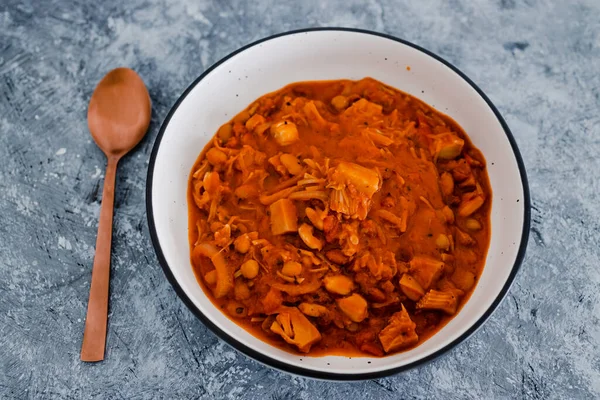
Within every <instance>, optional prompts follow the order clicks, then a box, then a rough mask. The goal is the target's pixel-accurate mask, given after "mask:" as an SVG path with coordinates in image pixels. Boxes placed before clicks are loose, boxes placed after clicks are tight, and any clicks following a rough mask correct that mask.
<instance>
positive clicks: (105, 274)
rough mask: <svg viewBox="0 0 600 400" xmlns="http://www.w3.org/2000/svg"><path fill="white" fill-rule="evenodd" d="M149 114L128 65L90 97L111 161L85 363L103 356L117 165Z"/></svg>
mask: <svg viewBox="0 0 600 400" xmlns="http://www.w3.org/2000/svg"><path fill="white" fill-rule="evenodd" d="M151 112H152V105H151V103H150V95H149V94H148V90H147V89H146V86H145V85H144V82H143V81H142V79H141V78H140V77H139V76H138V74H136V73H135V72H134V71H132V70H131V69H129V68H117V69H114V70H112V71H110V72H109V73H108V74H106V76H105V77H104V78H103V79H102V80H101V81H100V83H98V86H96V90H94V93H93V94H92V98H91V99H90V105H89V107H88V127H89V129H90V132H91V134H92V137H93V138H94V141H95V142H96V144H97V145H98V147H100V149H101V150H102V151H103V152H104V154H105V155H106V158H107V165H106V174H105V176H104V189H103V191H102V207H101V208H100V221H99V224H98V236H97V238H96V255H95V256H94V266H93V267H92V284H91V286H90V298H89V301H88V309H87V316H86V319H85V330H84V332H83V344H82V346H81V360H82V361H101V360H103V359H104V348H105V344H106V323H107V318H108V289H109V278H110V247H111V240H112V220H113V204H114V197H115V177H116V173H117V164H118V163H119V160H120V159H121V157H123V156H124V155H125V154H126V153H127V152H128V151H129V150H131V149H132V148H133V147H135V145H136V144H138V143H139V142H140V140H142V138H143V137H144V135H145V134H146V131H147V130H148V125H149V124H150V114H151Z"/></svg>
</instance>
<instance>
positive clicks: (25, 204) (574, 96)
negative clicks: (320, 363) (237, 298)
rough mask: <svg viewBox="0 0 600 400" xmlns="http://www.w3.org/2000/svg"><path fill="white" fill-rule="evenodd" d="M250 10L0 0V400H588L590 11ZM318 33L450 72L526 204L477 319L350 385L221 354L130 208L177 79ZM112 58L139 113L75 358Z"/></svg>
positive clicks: (593, 274) (591, 3) (138, 201)
mask: <svg viewBox="0 0 600 400" xmlns="http://www.w3.org/2000/svg"><path fill="white" fill-rule="evenodd" d="M249 3H250V2H248V3H246V2H243V1H229V0H227V1H218V2H217V1H215V2H208V1H195V2H194V1H187V2H186V1H165V0H158V1H145V0H131V1H130V0H128V1H122V0H105V1H95V2H89V3H88V2H85V1H83V0H65V1H55V0H46V1H43V2H42V1H39V2H38V1H33V0H31V1H26V2H18V1H15V0H2V1H1V2H0V276H1V278H0V398H36V399H37V398H83V397H86V398H90V397H92V398H102V399H113V398H115V399H117V398H199V397H202V398H239V397H247V398H256V399H269V398H270V399H297V398H299V399H311V398H328V399H332V400H333V399H347V398H365V399H380V398H390V399H391V398H394V399H395V398H426V397H428V398H448V399H450V398H461V399H464V398H473V399H481V398H486V399H491V398H513V399H514V398H531V399H542V398H543V399H545V398H557V399H558V398H564V399H567V398H568V399H575V398H598V397H599V396H600V326H599V318H600V305H599V304H600V268H599V261H598V260H599V259H600V250H599V246H598V243H599V242H600V222H599V221H600V205H599V204H600V198H599V193H600V183H599V178H598V171H599V170H600V157H599V156H598V154H599V153H600V117H599V114H600V113H599V111H600V70H599V68H600V2H599V1H598V0H588V1H584V0H578V1H568V2H566V1H560V0H557V1H549V0H496V1H484V0H450V1H441V0H440V1H410V0H404V1H393V0H381V1H375V0H370V1H367V0H342V1H327V2H325V1H323V2H322V4H320V5H319V4H317V3H314V4H311V3H309V2H308V1H303V2H295V3H296V4H295V5H286V4H284V3H285V2H284V1H281V0H280V1H271V0H258V1H255V2H252V5H249ZM325 3H326V4H325ZM327 25H337V26H348V27H361V28H367V29H373V30H378V31H382V32H386V33H390V34H393V35H397V36H399V37H402V38H405V39H408V40H410V41H413V42H414V43H417V44H419V45H421V46H424V47H426V48H428V49H430V50H432V51H434V52H436V53H438V54H439V55H441V56H442V57H445V58H446V59H448V60H449V61H450V62H452V63H454V64H455V65H456V66H458V67H459V68H461V69H462V70H463V71H464V72H465V73H466V74H467V75H469V76H470V77H471V78H472V79H473V80H474V81H475V82H476V83H478V84H479V85H480V86H481V88H482V89H483V90H484V91H485V92H486V93H487V94H488V95H489V96H490V98H491V99H492V101H494V102H495V104H496V105H497V106H498V108H499V109H500V111H501V112H502V113H503V115H504V116H505V117H506V120H507V122H508V124H509V125H510V127H511V128H512V130H513V132H514V134H515V136H516V139H517V142H518V143H519V145H520V148H521V150H522V153H523V157H524V159H525V164H526V166H527V169H528V173H529V180H530V184H531V191H532V198H533V221H532V235H531V240H530V243H529V250H528V253H527V257H526V259H525V262H524V265H523V268H522V270H521V272H520V273H519V275H518V277H517V279H516V282H515V284H514V286H513V288H512V290H511V291H510V294H509V296H508V297H507V298H506V299H505V301H504V302H503V303H502V305H501V306H500V307H499V308H498V310H497V312H496V313H495V314H494V315H493V317H492V318H491V319H490V320H489V322H488V323H487V324H486V325H485V326H484V327H483V328H482V329H481V330H479V332H477V334H475V335H474V336H473V337H472V338H471V339H470V340H468V341H467V342H466V343H464V344H463V345H461V346H459V347H458V348H457V349H455V350H454V351H452V352H451V353H450V354H449V355H448V356H446V357H443V358H441V359H438V360H436V361H434V362H432V363H431V364H429V365H427V366H425V367H422V368H419V369H418V370H413V371H410V372H407V373H404V374H402V375H399V376H395V377H391V378H386V379H380V380H373V381H367V382H361V383H355V384H336V383H328V382H319V381H312V380H306V379H301V378H296V377H291V376H288V375H285V374H282V373H279V372H276V371H273V370H270V369H268V368H266V367H263V366H261V365H259V364H257V363H255V362H253V361H250V360H248V359H246V358H245V357H244V356H242V355H240V354H237V353H236V352H235V351H234V350H232V349H231V348H229V347H228V346H226V345H224V344H223V343H222V342H220V341H219V340H218V339H217V338H216V337H215V336H214V335H213V334H212V333H211V332H210V331H208V330H207V328H205V327H204V326H203V325H202V324H201V323H200V322H199V321H197V320H196V319H195V317H194V316H193V315H192V314H191V312H189V311H188V310H187V309H186V308H185V306H184V305H183V303H182V302H181V301H179V299H178V298H177V297H176V295H175V292H174V291H173V290H172V289H171V287H170V286H169V284H168V282H167V281H166V279H165V278H164V276H163V273H162V270H161V269H160V267H159V265H158V262H157V260H156V257H155V255H154V252H153V250H152V247H151V244H150V239H149V235H148V229H147V226H146V217H145V207H144V185H145V178H146V168H147V165H148V157H149V153H150V150H151V146H152V143H153V142H154V138H155V137H156V133H157V131H158V129H159V125H160V123H161V121H162V120H163V118H164V117H165V115H166V113H167V111H168V109H169V108H170V107H171V105H172V104H173V103H174V102H175V100H176V99H177V97H178V96H179V95H180V93H181V92H182V91H183V89H184V88H185V87H186V86H187V85H188V84H189V83H190V82H192V81H193V80H194V79H195V78H196V77H197V76H198V75H199V74H200V73H201V72H202V71H203V70H204V69H205V68H207V67H209V66H210V65H211V64H212V63H213V62H215V61H217V60H218V59H220V58H221V57H223V56H225V55H226V54H228V53H229V52H231V51H233V50H235V49H237V48H238V47H240V46H242V45H244V44H246V43H249V42H251V41H253V40H256V39H259V38H262V37H264V36H267V35H270V34H273V33H276V32H281V31H285V30H289V29H295V28H302V27H309V26H327ZM121 65H125V66H129V67H132V68H134V69H136V70H137V71H138V72H139V73H140V74H141V76H142V77H143V79H144V80H145V82H146V83H147V85H148V86H149V88H150V94H151V97H152V100H153V104H154V111H153V118H152V124H151V129H150V132H149V134H148V136H147V137H146V139H144V141H143V142H142V143H141V145H140V146H139V147H138V148H137V149H136V151H135V152H133V153H132V154H131V155H129V156H128V157H126V158H125V159H124V160H123V161H122V163H121V165H120V170H119V175H118V178H117V185H118V191H117V193H116V210H115V211H116V213H115V220H114V244H113V265H112V271H113V276H112V297H111V318H110V330H109V334H108V349H107V359H106V361H104V362H103V363H99V364H83V363H81V362H80V361H79V359H78V355H79V349H80V344H81V336H82V331H83V321H84V312H85V309H86V304H87V296H88V290H89V280H90V269H91V264H92V258H93V254H94V244H95V237H96V224H97V217H98V212H99V207H100V202H99V200H100V199H99V195H100V194H101V187H102V178H103V168H104V162H105V160H104V156H103V155H102V153H101V152H100V151H99V150H98V149H97V148H96V146H95V145H94V143H93V142H92V141H91V140H90V137H89V134H88V131H87V125H86V120H85V117H86V107H87V101H88V99H89V97H90V94H91V91H92V89H93V88H94V86H95V84H96V82H97V81H98V80H99V79H100V78H101V77H102V76H103V75H104V74H105V73H106V72H107V71H108V70H110V69H111V68H114V67H117V66H121Z"/></svg>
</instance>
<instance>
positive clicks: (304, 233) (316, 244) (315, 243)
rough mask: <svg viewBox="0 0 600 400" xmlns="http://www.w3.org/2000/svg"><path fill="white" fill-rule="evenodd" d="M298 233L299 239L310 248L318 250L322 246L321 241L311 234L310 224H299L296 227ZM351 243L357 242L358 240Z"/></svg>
mask: <svg viewBox="0 0 600 400" xmlns="http://www.w3.org/2000/svg"><path fill="white" fill-rule="evenodd" d="M298 235H299V236H300V239H302V241H303V242H304V243H305V244H306V245H307V246H308V247H310V248H311V249H313V250H319V251H320V250H321V249H322V248H323V241H322V240H321V239H319V238H317V237H315V236H314V235H313V227H312V226H310V225H308V224H302V225H300V228H298ZM350 241H351V242H352V237H351V238H350ZM353 244H358V242H357V243H353Z"/></svg>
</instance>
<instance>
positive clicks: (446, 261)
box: [189, 78, 491, 356]
mask: <svg viewBox="0 0 600 400" xmlns="http://www.w3.org/2000/svg"><path fill="white" fill-rule="evenodd" d="M490 203H491V190H490V185H489V181H488V177H487V171H486V164H485V159H484V157H483V155H482V154H481V152H480V151H479V150H477V149H476V148H475V147H474V146H473V145H472V144H471V142H470V141H469V138H468V137H467V135H466V134H465V132H464V131H463V130H462V129H461V128H460V126H458V124H456V122H454V121H453V120H452V119H450V118H449V117H447V116H445V115H443V114H441V113H440V112H438V111H436V110H434V109H433V108H432V107H430V106H428V105H426V104H425V103H423V102H421V101H420V100H418V99H416V98H414V97H412V96H410V95H407V94H406V93H403V92H400V91H398V90H396V89H394V88H391V87H389V86H386V85H385V84H383V83H381V82H378V81H376V80H373V79H370V78H365V79H362V80H360V81H350V80H337V81H326V82H300V83H294V84H291V85H288V86H286V87H285V88H283V89H281V90H279V91H277V92H274V93H270V94H267V95H265V96H263V97H261V98H259V99H258V100H256V101H255V102H253V103H252V104H251V105H250V106H249V107H248V108H246V109H245V110H243V111H242V112H240V113H239V114H238V115H236V116H235V118H233V119H232V120H231V121H230V122H228V123H226V124H225V125H223V126H222V127H221V128H220V129H219V130H218V132H217V133H216V135H215V137H214V139H213V140H212V141H211V142H210V143H209V144H208V145H207V146H206V148H205V149H204V151H203V152H202V153H201V154H200V157H199V158H198V160H197V162H196V164H195V165H194V167H193V169H192V171H191V176H190V179H189V238H190V249H191V261H192V265H193V268H194V271H195V273H196V275H197V278H198V281H199V283H200V285H201V286H202V288H203V289H204V291H205V292H206V294H207V295H208V296H209V297H210V298H211V300H212V301H213V303H214V304H215V305H216V306H217V307H218V308H220V309H221V310H222V312H224V313H226V314H227V316H229V317H230V318H231V319H232V320H233V321H235V322H236V323H237V324H239V325H240V326H242V327H243V328H244V329H246V330H247V331H249V332H250V333H252V334H253V335H255V336H257V337H259V338H260V339H262V340H264V341H267V342H269V343H271V344H273V345H275V346H278V347H280V348H282V349H285V350H287V351H291V352H301V353H308V354H310V355H327V354H338V355H354V356H356V355H363V356H385V355H388V354H393V353H396V352H398V351H403V350H406V349H410V348H412V347H414V346H417V345H419V343H421V342H423V341H424V340H426V339H427V338H428V337H430V336H431V335H432V334H434V333H435V332H436V331H437V330H439V329H440V328H441V327H442V326H443V325H444V324H445V323H446V322H447V321H448V320H449V319H450V318H452V316H453V315H455V314H456V313H457V312H458V310H459V309H460V307H461V305H462V304H464V302H465V301H466V300H467V298H468V296H469V295H470V293H471V291H472V290H473V287H474V286H475V284H476V282H477V279H478V277H479V276H480V275H481V272H482V268H483V265H484V262H485V256H486V252H487V248H488V245H489V241H490Z"/></svg>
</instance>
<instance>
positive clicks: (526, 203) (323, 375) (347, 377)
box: [146, 27, 531, 381]
mask: <svg viewBox="0 0 600 400" xmlns="http://www.w3.org/2000/svg"><path fill="white" fill-rule="evenodd" d="M317 31H340V32H354V33H362V34H366V35H373V36H379V37H382V38H386V39H389V40H393V41H395V42H399V43H402V44H404V45H406V46H410V47H412V48H414V49H416V50H419V51H420V52H422V53H425V54H427V55H428V56H430V57H432V58H434V59H435V60H437V61H439V62H441V63H442V64H444V65H446V66H447V67H448V68H450V69H452V70H453V71H454V72H455V73H457V74H458V75H459V76H460V77H461V78H462V79H464V80H465V81H466V82H467V83H469V85H471V86H472V87H473V89H475V90H476V91H477V93H478V94H479V96H481V98H482V99H483V100H484V101H485V102H486V103H487V105H488V106H489V107H490V109H491V110H492V111H493V112H494V114H495V116H496V118H497V119H498V121H499V122H500V124H501V125H502V128H503V129H504V133H505V134H506V137H507V138H508V141H509V142H510V145H511V147H512V150H513V153H514V156H515V159H516V161H517V164H518V167H519V173H520V175H521V183H522V185H523V195H524V199H523V207H524V215H523V231H522V234H521V242H520V244H519V251H518V253H517V257H516V259H515V263H514V265H513V267H512V270H511V272H510V275H509V276H508V279H507V280H506V282H505V283H504V286H503V287H502V290H500V293H499V294H498V296H497V297H496V299H495V300H494V302H493V303H492V304H491V305H490V307H489V308H488V309H487V310H486V312H485V313H484V314H483V315H482V316H481V317H480V318H479V319H478V320H477V321H476V322H475V324H473V326H471V327H470V328H469V329H467V331H465V332H464V333H463V334H462V335H460V336H459V337H458V338H456V339H455V340H453V341H452V342H450V343H448V344H447V345H446V346H444V347H442V348H441V349H439V350H437V351H435V352H434V353H432V354H430V355H429V356H427V357H424V358H421V359H419V360H417V361H414V362H412V363H409V364H406V365H403V366H400V367H395V368H390V369H386V370H382V371H377V372H368V373H356V374H340V373H333V372H322V371H315V370H312V369H309V368H302V367H297V366H294V365H290V364H287V363H284V362H281V361H279V360H276V359H274V358H271V357H269V356H266V355H264V354H262V353H260V352H258V351H257V350H254V349H252V348H250V347H248V346H246V345H245V344H243V343H241V342H239V341H238V340H236V339H235V338H233V337H231V336H229V335H228V334H227V333H225V332H223V331H222V330H221V329H219V328H218V327H217V326H216V325H215V324H214V323H213V322H212V321H211V320H210V319H209V318H208V317H207V316H206V315H204V314H203V313H202V312H201V311H200V310H199V309H198V308H197V307H196V306H195V305H194V303H193V302H192V301H191V300H190V299H189V298H188V296H187V295H186V294H185V293H184V291H183V289H182V288H181V286H179V283H178V282H177V280H176V279H175V277H174V276H173V274H172V272H171V268H170V267H169V264H168V263H167V261H166V259H165V256H164V254H163V252H162V248H161V246H160V243H159V240H158V236H157V234H156V226H155V224H154V216H153V210H152V183H153V174H154V164H155V161H156V155H157V154H158V149H159V147H160V143H161V140H162V137H163V135H164V133H165V130H166V128H167V126H168V125H169V121H170V120H171V117H172V116H173V114H174V113H175V111H177V108H178V107H179V105H180V104H181V102H182V101H183V100H184V99H185V98H186V97H187V95H188V94H189V92H190V91H191V90H192V89H193V88H194V87H195V86H196V85H197V84H198V82H200V81H201V80H202V79H204V77H206V76H207V75H208V74H210V73H211V71H213V70H214V69H215V68H217V67H218V66H219V65H221V64H222V63H223V62H225V61H227V60H228V59H230V58H232V57H234V56H235V55H236V54H238V53H241V52H242V51H244V50H246V49H249V48H250V47H253V46H256V45H258V44H260V43H262V42H265V41H268V40H271V39H275V38H278V37H281V36H287V35H294V34H298V33H307V32H317ZM146 213H147V217H148V225H149V228H150V236H151V238H152V244H153V246H154V250H155V251H156V255H157V257H158V260H159V262H160V265H161V266H162V269H163V271H164V273H165V275H166V277H167V279H168V280H169V282H170V283H171V285H172V286H173V288H174V289H175V292H176V293H177V295H178V296H179V297H180V298H181V300H182V301H183V302H184V303H185V305H187V306H188V308H189V309H190V310H191V311H192V312H193V313H194V314H195V315H196V317H198V319H200V321H202V322H203V323H204V325H206V326H208V327H209V328H210V329H211V330H212V331H213V332H214V333H215V334H216V335H217V336H218V337H219V338H221V339H222V340H223V341H225V342H226V343H227V344H229V345H230V346H232V347H233V348H235V349H236V350H238V351H240V352H242V353H243V354H245V355H246V356H248V357H250V358H253V359H254V360H257V361H259V362H261V363H263V364H265V365H268V366H270V367H273V368H276V369H279V370H282V371H285V372H289V373H292V374H296V375H301V376H306V377H310V378H317V379H325V380H340V381H356V380H365V379H375V378H382V377H385V376H389V375H393V374H397V373H399V372H402V371H406V370H409V369H411V368H414V367H417V366H420V365H424V364H426V363H428V362H430V361H432V360H434V359H435V358H437V357H439V356H441V355H442V354H445V353H447V352H448V351H449V350H451V349H453V348H454V347H456V346H457V345H458V344H460V343H462V342H463V341H464V340H465V339H467V338H468V337H470V336H471V335H472V334H473V333H475V332H476V331H477V330H478V329H479V328H480V327H481V325H482V324H483V323H484V322H485V321H486V320H487V319H488V318H489V317H490V315H491V314H492V313H493V312H494V310H495V309H496V308H497V307H498V305H499V304H500V302H501V301H502V300H503V299H504V297H505V296H506V294H507V292H508V290H509V289H510V286H511V285H512V282H513V281H514V278H515V276H516V275H517V272H518V271H519V268H520V266H521V263H522V262H523V258H524V257H525V249H526V247H527V241H528V239H529V225H530V217H531V204H530V197H529V184H528V182H527V175H526V172H525V165H524V164H523V159H522V158H521V154H520V152H519V149H518V148H517V144H516V142H515V139H514V137H513V135H512V133H511V131H510V129H509V128H508V125H507V124H506V122H505V121H504V119H503V118H502V116H501V115H500V112H499V111H498V109H497V108H496V107H495V106H494V104H492V102H491V101H490V99H489V98H488V97H487V96H486V95H485V94H484V93H483V91H482V90H481V89H479V87H478V86H477V85H476V84H475V83H473V81H471V80H470V79H469V78H468V77H467V76H466V75H465V74H464V73H462V72H461V71H460V70H459V69H458V68H456V67H455V66H454V65H452V64H450V63H449V62H448V61H446V60H444V59H443V58H441V57H439V56H438V55H436V54H434V53H432V52H430V51H429V50H426V49H424V48H422V47H420V46H417V45H415V44H413V43H410V42H407V41H406V40H403V39H398V38H396V37H394V36H390V35H387V34H383V33H378V32H373V31H368V30H363V29H353V28H333V27H331V28H307V29H299V30H294V31H289V32H283V33H278V34H275V35H272V36H269V37H266V38H264V39H261V40H258V41H256V42H253V43H250V44H248V45H246V46H244V47H242V48H240V49H238V50H236V51H234V52H233V53H231V54H229V55H228V56H226V57H224V58H222V59H221V60H219V61H218V62H216V63H215V64H213V65H212V66H211V67H210V68H208V69H207V70H206V71H204V73H202V75H200V76H199V77H198V78H197V79H196V80H195V81H194V82H192V84H191V85H189V86H188V87H187V89H186V90H185V91H184V92H183V94H182V95H181V96H180V97H179V99H177V101H176V102H175V104H174V105H173V107H172V108H171V110H170V111H169V114H168V115H167V117H166V118H165V120H164V122H163V124H162V126H161V128H160V131H159V132H158V135H157V137H156V141H155V142H154V147H153V149H152V154H151V155H150V164H149V165H148V176H147V180H146Z"/></svg>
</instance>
